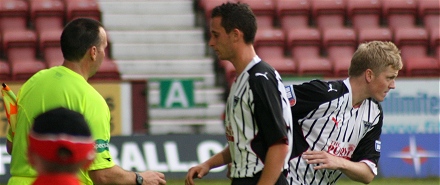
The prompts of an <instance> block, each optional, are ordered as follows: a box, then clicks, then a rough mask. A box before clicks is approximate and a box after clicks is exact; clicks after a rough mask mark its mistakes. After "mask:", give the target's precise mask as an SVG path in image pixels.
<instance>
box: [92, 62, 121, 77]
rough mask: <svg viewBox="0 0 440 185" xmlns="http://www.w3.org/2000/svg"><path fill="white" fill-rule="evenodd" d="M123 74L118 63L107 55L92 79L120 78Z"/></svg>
mask: <svg viewBox="0 0 440 185" xmlns="http://www.w3.org/2000/svg"><path fill="white" fill-rule="evenodd" d="M120 79H121V75H120V74H119V70H118V66H117V65H116V63H115V62H114V61H113V60H112V59H110V58H109V57H106V58H105V59H104V61H102V63H101V66H100V67H99V69H98V71H97V72H96V74H95V75H93V76H92V77H91V78H90V80H120Z"/></svg>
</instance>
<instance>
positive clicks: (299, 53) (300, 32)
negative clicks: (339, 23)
mask: <svg viewBox="0 0 440 185" xmlns="http://www.w3.org/2000/svg"><path fill="white" fill-rule="evenodd" d="M287 47H288V48H289V49H290V51H291V55H292V56H293V58H294V59H295V60H296V59H301V58H310V57H315V58H319V57H320V50H321V34H320V32H319V30H317V29H315V28H299V29H293V30H290V31H289V33H288V35H287Z"/></svg>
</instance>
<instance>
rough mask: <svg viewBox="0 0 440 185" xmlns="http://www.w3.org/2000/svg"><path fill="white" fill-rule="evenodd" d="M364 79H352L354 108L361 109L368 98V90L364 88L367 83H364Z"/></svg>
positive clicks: (350, 80) (350, 79)
mask: <svg viewBox="0 0 440 185" xmlns="http://www.w3.org/2000/svg"><path fill="white" fill-rule="evenodd" d="M362 80H363V79H362V78H354V77H350V78H349V82H350V86H351V96H352V98H353V99H352V102H351V104H352V106H353V107H359V106H361V104H362V102H363V101H364V100H365V99H367V98H368V95H367V94H368V93H367V90H368V89H367V88H366V87H365V86H364V84H365V82H362Z"/></svg>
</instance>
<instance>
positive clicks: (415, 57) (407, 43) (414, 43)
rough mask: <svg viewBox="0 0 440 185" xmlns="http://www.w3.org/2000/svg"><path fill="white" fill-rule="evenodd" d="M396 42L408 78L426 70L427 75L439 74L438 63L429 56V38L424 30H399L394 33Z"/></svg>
mask: <svg viewBox="0 0 440 185" xmlns="http://www.w3.org/2000/svg"><path fill="white" fill-rule="evenodd" d="M394 42H395V44H396V45H397V47H398V48H399V49H400V50H401V56H402V60H403V63H404V64H403V71H404V72H405V75H406V76H410V75H414V74H418V73H416V72H414V71H423V70H425V73H426V74H430V75H433V74H434V75H435V74H436V73H438V70H439V68H438V62H437V63H435V62H433V60H431V59H434V57H430V56H428V48H429V38H428V33H427V31H426V30H425V29H424V28H399V29H396V31H395V33H394Z"/></svg>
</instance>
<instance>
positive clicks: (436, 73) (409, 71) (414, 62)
mask: <svg viewBox="0 0 440 185" xmlns="http://www.w3.org/2000/svg"><path fill="white" fill-rule="evenodd" d="M405 64H406V67H405V69H406V71H405V75H406V76H409V77H431V76H432V77H440V63H439V59H436V58H434V57H428V56H427V57H411V58H407V59H406V61H405Z"/></svg>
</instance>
